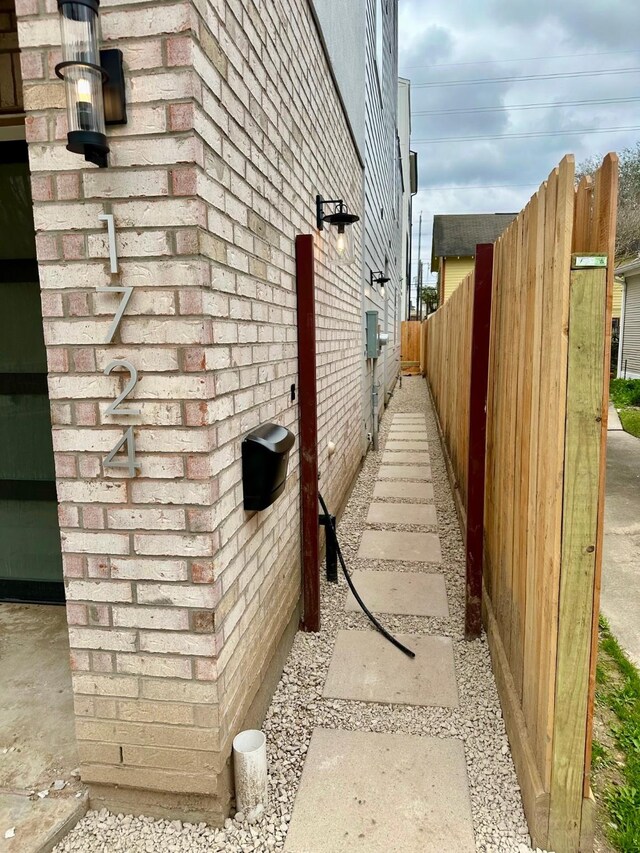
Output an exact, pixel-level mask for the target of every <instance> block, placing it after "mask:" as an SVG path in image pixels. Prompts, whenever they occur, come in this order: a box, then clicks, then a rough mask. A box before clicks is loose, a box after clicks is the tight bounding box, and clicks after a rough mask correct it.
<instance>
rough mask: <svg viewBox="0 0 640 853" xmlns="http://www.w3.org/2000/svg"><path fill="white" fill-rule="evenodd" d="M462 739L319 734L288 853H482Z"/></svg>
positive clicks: (306, 768)
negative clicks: (476, 836)
mask: <svg viewBox="0 0 640 853" xmlns="http://www.w3.org/2000/svg"><path fill="white" fill-rule="evenodd" d="M475 849H476V847H475V841H474V833H473V822H472V817H471V803H470V797H469V784H468V778H467V768H466V763H465V757H464V746H463V743H462V741H460V740H457V739H456V738H432V737H421V736H419V735H408V734H397V733H395V734H386V733H384V734H382V733H377V732H362V731H354V732H347V731H341V730H336V729H314V731H313V734H312V736H311V743H310V745H309V750H308V752H307V756H306V759H305V763H304V769H303V771H302V779H301V780H300V787H299V788H298V793H297V795H296V800H295V804H294V807H293V813H292V816H291V823H290V825H289V831H288V833H287V841H286V844H285V851H287V853H353V851H355V853H474V851H475Z"/></svg>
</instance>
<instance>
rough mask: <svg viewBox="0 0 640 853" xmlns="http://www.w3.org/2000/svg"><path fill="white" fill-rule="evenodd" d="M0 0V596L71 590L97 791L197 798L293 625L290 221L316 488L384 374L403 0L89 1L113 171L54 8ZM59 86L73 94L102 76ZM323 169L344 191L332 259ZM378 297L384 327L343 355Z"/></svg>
mask: <svg viewBox="0 0 640 853" xmlns="http://www.w3.org/2000/svg"><path fill="white" fill-rule="evenodd" d="M73 5H74V6H75V5H80V4H73ZM97 5H98V4H97V3H96V4H84V5H81V11H82V13H83V15H86V14H87V13H86V11H85V10H86V9H93V8H94V6H97ZM0 10H1V11H2V14H0V27H1V28H2V30H3V31H2V32H1V36H2V45H3V50H4V51H5V53H7V52H8V55H9V56H10V60H7V61H6V62H2V63H0V113H2V116H1V117H0V155H1V156H0V166H1V168H0V210H1V211H3V212H4V216H3V217H2V219H1V220H0V224H1V225H2V228H1V229H0V232H1V233H0V294H1V295H2V298H3V312H2V318H0V340H1V341H2V346H0V380H1V381H0V438H1V439H2V446H3V450H4V451H5V452H4V454H3V458H2V461H0V546H2V547H0V598H4V599H9V600H12V599H13V600H16V599H18V600H21V601H30V602H43V601H49V602H51V601H56V602H59V603H63V602H66V608H67V609H66V613H67V620H68V625H69V640H70V648H71V666H72V678H73V692H74V699H75V713H76V715H77V717H76V731H77V742H78V750H79V757H80V772H81V775H82V779H83V781H84V782H85V783H87V785H88V786H89V795H90V801H91V804H92V806H97V807H98V808H100V807H102V806H107V807H109V808H111V809H112V810H113V811H115V812H119V811H123V812H127V813H128V812H131V811H133V810H135V811H136V813H137V811H145V812H147V813H153V814H164V815H168V814H170V815H171V816H172V817H176V818H177V817H181V818H183V819H188V820H193V821H196V822H197V821H199V820H203V819H206V820H209V821H212V822H220V821H221V820H222V819H223V818H224V817H225V816H226V815H227V814H228V811H229V806H230V801H231V796H232V790H231V771H230V756H231V741H232V738H233V736H234V735H235V734H236V733H237V732H238V731H239V730H240V729H242V728H244V727H247V726H249V727H253V726H255V725H256V724H259V723H260V721H261V718H262V715H263V713H264V711H265V709H266V707H267V706H268V703H269V699H270V695H271V692H272V690H273V688H274V687H275V685H276V683H277V680H278V677H279V674H280V670H281V667H282V662H283V661H284V660H285V658H286V653H287V651H288V648H289V646H290V645H291V643H292V641H293V637H294V635H295V632H296V630H297V628H298V625H299V620H300V608H301V602H300V583H301V535H302V534H301V524H300V492H301V488H300V446H299V438H300V435H299V410H298V405H299V404H298V400H299V398H300V388H299V381H300V380H299V376H298V353H299V352H300V351H301V348H302V347H304V346H308V342H307V341H305V340H298V336H297V328H296V318H297V301H296V293H297V290H296V285H297V282H296V250H295V240H296V237H297V235H300V234H312V235H313V236H314V241H315V245H314V249H315V256H314V257H315V265H314V271H315V296H316V298H315V314H316V335H317V345H316V355H317V395H318V396H317V420H318V457H319V469H320V489H321V491H322V493H323V495H324V497H325V498H326V499H327V502H328V504H329V507H330V508H331V509H332V510H334V511H337V510H338V509H339V507H340V506H341V504H342V503H343V502H344V501H345V499H346V497H347V495H348V493H349V489H350V487H351V485H352V482H353V480H354V477H355V476H356V474H357V472H358V470H359V466H360V463H361V459H362V455H363V450H364V447H365V444H366V438H365V437H366V433H367V431H371V429H372V424H373V423H374V422H375V418H376V417H377V415H378V414H379V411H380V407H381V406H382V405H383V400H384V394H382V393H380V394H379V406H378V410H377V411H376V413H375V416H374V415H373V413H372V396H373V395H372V390H373V387H374V384H378V383H379V384H380V386H381V388H385V389H386V390H387V391H388V390H390V389H391V388H392V387H393V383H394V382H395V378H396V376H397V372H398V368H397V364H396V362H398V352H399V344H400V340H399V332H398V325H399V303H398V299H397V298H396V294H397V292H398V286H399V279H400V275H401V273H400V257H401V251H400V238H399V234H400V225H399V223H400V202H399V199H400V178H399V163H398V158H397V138H396V98H397V3H396V0H349V2H348V3H345V2H344V0H313V3H312V2H311V0H286V2H283V0H268V2H261V3H255V2H243V3H241V2H237V0H234V1H233V2H232V0H226V2H220V1H219V0H198V2H196V0H165V2H145V3H140V2H138V0H111V2H107V0H105V2H103V3H102V4H100V6H99V12H100V15H99V17H100V21H101V25H102V42H101V45H100V46H101V47H109V48H118V49H120V50H121V51H122V54H123V65H124V77H125V85H126V92H127V98H128V103H127V111H128V123H127V124H126V126H120V125H114V126H109V127H108V128H107V131H106V138H107V141H108V144H109V147H110V153H109V165H108V168H96V167H95V166H94V165H92V164H90V163H88V162H86V161H85V160H84V159H83V158H82V157H81V156H79V155H78V154H74V153H71V152H70V151H68V150H67V148H66V143H67V130H68V124H67V122H68V115H67V109H66V107H65V84H64V83H63V82H62V81H61V80H59V79H58V77H57V76H56V74H55V71H54V67H55V65H56V63H58V62H60V61H61V58H62V53H61V44H60V21H59V14H58V9H57V4H56V3H54V2H46V3H44V2H41V3H36V2H25V0H20V2H16V3H14V2H13V0H0ZM16 19H17V20H16ZM0 58H1V57H0ZM5 58H6V57H5ZM84 68H85V71H83V73H85V72H86V73H87V74H89V73H91V74H99V69H98V70H96V69H95V68H93V67H92V66H90V65H85V66H84ZM20 71H21V75H20ZM76 72H77V69H76ZM74 73H75V72H74ZM70 79H71V78H70ZM23 81H24V84H23ZM90 88H91V87H89V89H90ZM70 92H71V95H70V98H76V97H77V99H76V100H75V101H73V100H71V107H72V109H71V110H70V113H69V115H70V117H71V120H72V121H75V122H78V123H81V122H82V121H85V122H86V121H88V118H87V116H89V117H90V118H93V116H94V112H93V111H94V109H97V108H98V106H99V100H96V101H95V102H93V103H91V104H88V102H87V97H89V96H90V97H94V96H95V93H97V92H99V89H97V88H96V89H95V93H94V91H93V89H92V90H91V93H90V95H88V94H87V91H85V89H84V88H81V87H80V86H79V85H78V87H77V92H76V90H73V91H72V90H71V89H70ZM73 92H76V94H74V93H73ZM365 106H366V115H365ZM87 107H89V109H87ZM74 108H75V109H74ZM85 130H86V128H85ZM317 194H321V195H322V196H324V197H325V198H327V199H337V198H340V199H343V200H344V201H345V202H346V203H347V204H348V208H349V211H350V212H352V213H354V214H357V215H359V216H360V221H359V222H357V223H356V224H355V225H353V226H349V228H351V229H352V230H351V232H350V233H351V234H352V236H353V238H354V244H355V261H354V262H353V263H351V264H350V265H343V266H337V265H336V264H335V263H333V261H332V252H333V250H334V249H335V248H337V243H336V229H335V228H332V227H327V228H325V229H324V230H323V231H319V230H317V228H316V195H317ZM365 198H366V201H365ZM327 212H330V211H327ZM109 215H112V216H113V222H112V223H111V222H110V221H109V219H108V217H109ZM105 217H106V219H105ZM111 224H113V226H114V228H113V229H109V230H108V227H109V226H110V225H111ZM110 234H113V235H115V236H114V238H113V241H111V238H110ZM114 246H115V252H111V249H112V248H113V247H114ZM116 255H117V258H115V256H116ZM114 259H115V260H116V261H117V262H116V263H115V266H116V269H115V270H114ZM371 270H374V271H377V270H381V271H383V272H386V274H388V276H389V278H390V282H389V284H388V285H387V288H386V289H385V295H384V297H383V296H382V294H381V293H380V292H379V290H377V291H376V292H374V293H368V294H367V293H366V292H365V291H366V290H367V289H368V288H369V276H370V271H371ZM119 306H124V310H123V312H122V313H121V316H119V315H118V313H117V312H118V308H119ZM372 306H373V307H375V308H376V309H377V310H378V312H379V315H380V323H381V326H382V329H383V330H386V331H388V332H389V333H390V335H391V341H390V343H389V345H388V346H387V348H386V352H385V358H383V359H380V360H378V361H375V360H369V361H365V359H364V355H363V324H364V319H363V318H364V310H365V309H368V308H371V307H372ZM113 324H115V325H113ZM114 361H115V362H117V364H116V367H117V368H118V369H117V370H114V368H113V363H114ZM134 374H135V375H134ZM129 377H130V378H131V381H130V382H129ZM136 380H137V382H136ZM127 394H128V395H129V398H128V399H127V400H125V402H124V405H121V406H120V408H119V409H118V408H117V406H118V405H119V404H118V402H117V400H116V398H118V397H120V402H122V398H123V397H124V396H126V395H127ZM267 422H275V423H277V424H279V425H281V426H284V427H287V428H288V429H290V430H291V431H292V432H293V433H294V436H295V438H296V444H295V446H294V448H293V450H292V452H291V456H290V459H289V475H288V480H287V484H286V488H285V489H284V491H283V493H282V494H281V496H280V497H279V498H278V500H277V502H275V503H274V504H273V505H272V506H270V507H269V508H268V509H266V510H264V511H260V512H255V513H254V512H251V513H250V512H245V510H244V506H243V478H242V440H243V438H244V437H245V436H246V435H247V433H248V432H249V431H251V430H253V429H255V428H256V427H258V426H259V425H264V424H265V423H267ZM134 444H135V451H134ZM330 444H331V445H333V448H334V449H335V452H333V453H332V454H331V455H330V454H329V445H330ZM121 445H122V448H123V450H124V449H125V448H126V449H127V450H130V451H131V456H130V457H127V456H126V454H124V453H123V452H122V451H121V452H119V453H118V454H117V456H115V457H114V458H112V459H111V462H109V456H110V455H111V454H115V453H116V450H117V448H118V447H120V446H121ZM114 463H115V464H117V465H118V467H114ZM0 606H3V605H0ZM44 617H45V612H44V611H43V619H44ZM16 630H19V628H16ZM26 641H27V640H26ZM45 710H46V709H45ZM35 737H37V733H35V732H34V738H35ZM50 747H51V749H52V751H55V745H54V744H51V745H50Z"/></svg>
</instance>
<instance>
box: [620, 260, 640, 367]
mask: <svg viewBox="0 0 640 853" xmlns="http://www.w3.org/2000/svg"><path fill="white" fill-rule="evenodd" d="M620 375H621V376H625V375H626V377H627V378H628V379H640V274H638V275H633V276H628V277H627V289H626V293H625V299H624V323H623V328H622V358H621V360H620Z"/></svg>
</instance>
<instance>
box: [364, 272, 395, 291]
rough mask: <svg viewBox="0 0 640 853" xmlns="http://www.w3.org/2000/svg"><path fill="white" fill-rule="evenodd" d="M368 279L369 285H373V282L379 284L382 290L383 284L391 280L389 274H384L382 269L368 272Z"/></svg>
mask: <svg viewBox="0 0 640 853" xmlns="http://www.w3.org/2000/svg"><path fill="white" fill-rule="evenodd" d="M369 280H370V282H371V287H373V286H374V284H379V285H380V287H381V288H382V289H383V290H384V286H385V284H388V283H389V282H390V281H391V279H390V278H389V276H388V275H385V274H384V273H383V272H382V270H371V272H370V273H369Z"/></svg>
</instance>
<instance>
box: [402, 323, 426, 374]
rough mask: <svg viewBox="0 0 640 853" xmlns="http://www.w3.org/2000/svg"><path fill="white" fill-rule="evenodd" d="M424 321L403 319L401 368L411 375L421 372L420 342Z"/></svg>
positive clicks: (403, 371)
mask: <svg viewBox="0 0 640 853" xmlns="http://www.w3.org/2000/svg"><path fill="white" fill-rule="evenodd" d="M421 329H422V323H421V322H420V321H419V320H403V321H402V325H401V329H400V369H401V371H402V373H404V374H405V376H406V375H410V374H412V373H420V344H421V340H422V334H421Z"/></svg>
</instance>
